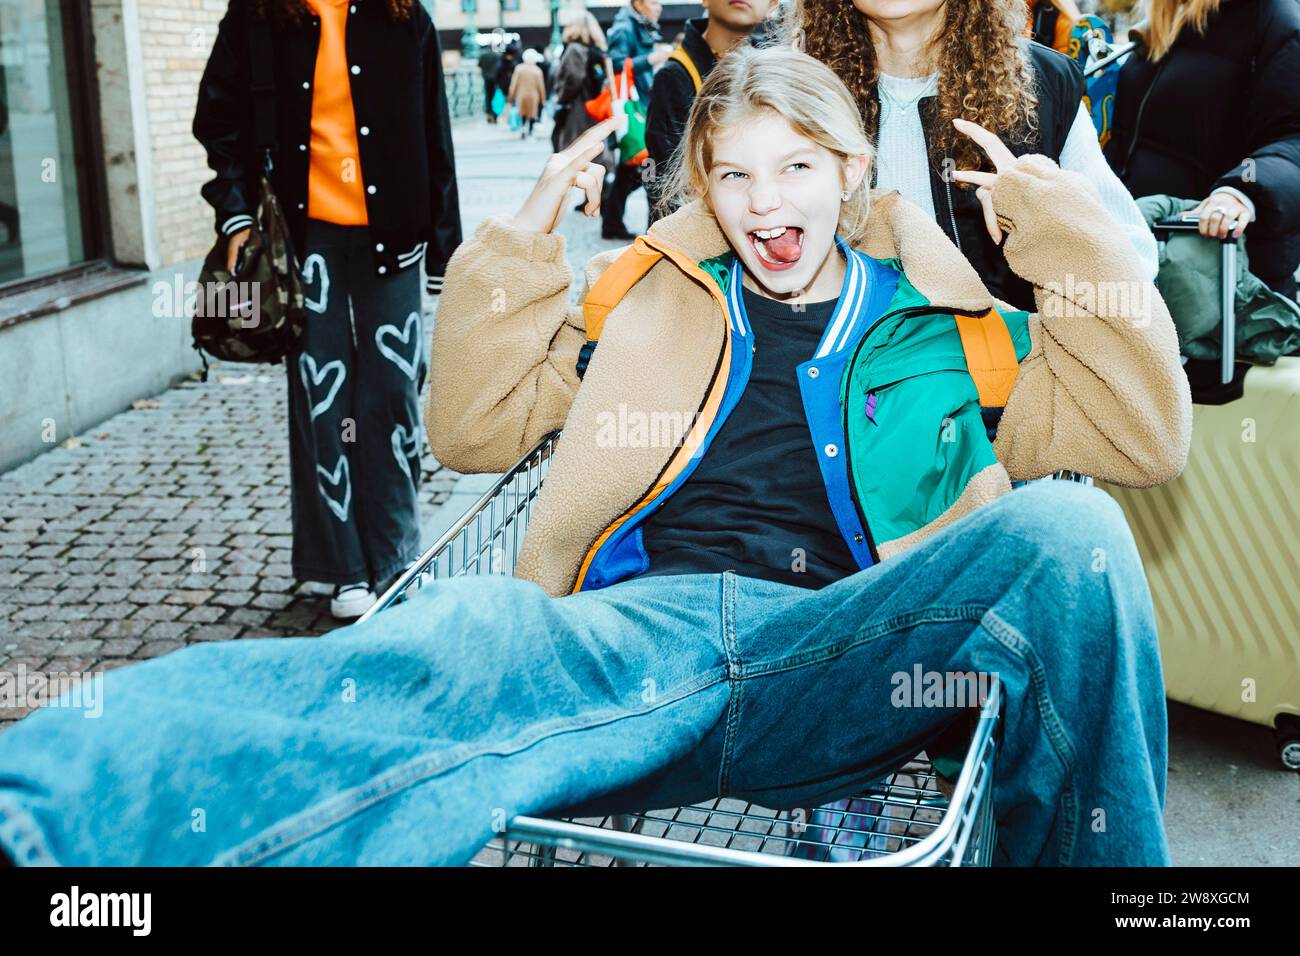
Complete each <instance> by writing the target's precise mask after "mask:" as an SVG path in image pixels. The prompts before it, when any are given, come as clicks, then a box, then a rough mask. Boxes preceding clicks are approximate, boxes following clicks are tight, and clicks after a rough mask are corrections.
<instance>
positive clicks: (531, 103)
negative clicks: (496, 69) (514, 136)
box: [506, 48, 546, 139]
mask: <svg viewBox="0 0 1300 956" xmlns="http://www.w3.org/2000/svg"><path fill="white" fill-rule="evenodd" d="M523 58H524V62H523V63H520V64H519V65H518V66H517V67H515V72H514V74H513V75H512V76H511V78H510V89H509V92H508V93H507V94H506V100H507V101H508V102H509V103H510V104H511V105H512V106H514V107H515V109H517V110H518V111H519V123H520V127H519V138H520V139H527V138H528V137H529V136H532V135H533V124H535V123H536V122H537V119H538V117H539V116H541V113H542V102H543V101H544V100H545V99H546V77H545V75H544V74H543V73H542V68H541V66H540V63H541V62H542V60H543V59H544V58H543V56H542V55H541V54H540V53H538V52H537V51H536V50H533V49H531V48H530V49H527V50H525V51H524V54H523Z"/></svg>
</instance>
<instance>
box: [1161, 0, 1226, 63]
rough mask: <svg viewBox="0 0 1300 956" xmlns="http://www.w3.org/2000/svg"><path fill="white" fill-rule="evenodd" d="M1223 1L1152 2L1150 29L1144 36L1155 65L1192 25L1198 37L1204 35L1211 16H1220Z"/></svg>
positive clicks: (1181, 0)
mask: <svg viewBox="0 0 1300 956" xmlns="http://www.w3.org/2000/svg"><path fill="white" fill-rule="evenodd" d="M1221 2H1222V0H1151V11H1150V16H1149V18H1148V25H1147V28H1146V30H1145V32H1144V33H1143V34H1142V37H1143V39H1144V40H1145V41H1146V45H1147V51H1148V53H1147V56H1148V58H1149V59H1150V60H1151V61H1152V62H1153V63H1154V62H1155V61H1156V60H1159V59H1160V58H1161V57H1163V56H1164V55H1165V54H1166V53H1168V52H1169V50H1170V48H1171V47H1173V45H1174V42H1175V41H1176V40H1177V39H1178V34H1180V33H1182V32H1183V27H1185V26H1187V25H1188V24H1189V23H1190V24H1191V25H1192V29H1194V30H1195V31H1196V32H1197V33H1199V34H1201V35H1202V36H1204V35H1205V24H1206V22H1207V21H1208V20H1209V19H1210V15H1211V14H1214V13H1217V12H1218V10H1219V4H1220V3H1221Z"/></svg>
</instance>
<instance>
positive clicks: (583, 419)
mask: <svg viewBox="0 0 1300 956" xmlns="http://www.w3.org/2000/svg"><path fill="white" fill-rule="evenodd" d="M993 204H994V209H995V211H996V213H997V216H998V221H999V223H1000V224H1001V226H1002V228H1003V230H1004V231H1005V232H1006V233H1007V234H1008V237H1007V239H1006V244H1005V252H1006V256H1007V260H1008V262H1009V263H1010V265H1011V267H1012V268H1013V269H1014V270H1015V271H1016V273H1017V274H1018V275H1020V276H1022V277H1024V278H1025V279H1027V280H1028V281H1029V282H1031V283H1032V284H1033V285H1034V287H1035V291H1036V299H1037V306H1038V312H1037V314H1036V315H1034V316H1033V317H1031V319H1030V324H1029V328H1030V334H1031V342H1032V347H1031V350H1030V352H1029V354H1028V355H1027V356H1026V357H1025V359H1024V360H1023V361H1022V362H1021V366H1020V371H1019V375H1018V377H1017V380H1016V383H1015V387H1014V388H1013V390H1012V392H1011V397H1010V399H1009V400H1008V402H1007V406H1006V409H1005V412H1004V414H1003V416H1002V419H1001V422H1000V424H999V428H998V435H997V440H996V442H995V443H994V450H995V452H996V454H997V456H998V459H999V462H1000V463H999V464H997V465H994V466H990V467H989V468H987V469H985V470H984V471H983V472H981V473H979V474H978V475H976V476H975V479H974V480H972V481H971V482H970V484H969V485H968V487H967V489H966V492H965V493H964V494H963V495H962V496H961V498H960V499H958V501H957V502H956V503H955V504H954V505H953V506H952V507H951V508H949V509H948V511H946V512H945V513H944V514H943V515H941V516H940V517H939V518H937V519H936V520H935V521H933V522H931V523H930V524H929V525H926V526H925V527H924V528H922V529H920V530H918V531H917V532H914V533H913V534H911V535H908V536H907V537H906V538H905V539H898V540H895V541H892V542H882V543H879V545H878V550H879V553H880V556H881V558H882V560H886V559H888V558H890V557H891V556H892V555H894V554H897V553H900V552H901V551H904V550H906V549H907V548H908V547H910V546H911V545H913V544H915V543H917V542H918V541H920V540H923V539H924V538H926V537H928V536H929V535H931V534H933V533H934V532H935V531H936V530H938V529H939V528H941V527H943V526H945V525H946V524H948V523H950V522H952V521H955V520H957V519H958V518H960V517H961V516H962V515H964V514H967V513H969V512H970V511H971V510H973V509H974V508H976V507H979V506H980V505H981V504H983V503H985V502H987V501H989V500H992V499H993V498H996V497H997V496H999V495H1001V494H1005V493H1006V492H1008V491H1010V490H1011V484H1010V482H1011V480H1013V479H1027V478H1037V477H1042V476H1044V475H1047V474H1051V473H1052V472H1054V471H1057V470H1059V469H1070V470H1074V471H1079V472H1083V473H1086V474H1089V475H1092V476H1094V477H1096V478H1099V479H1103V480H1105V481H1108V482H1111V483H1114V484H1120V485H1132V486H1149V485H1155V484H1160V483H1163V482H1166V481H1168V480H1170V479H1171V478H1173V477H1175V476H1176V475H1177V474H1178V473H1179V472H1180V471H1181V470H1182V468H1183V466H1184V464H1185V462H1186V459H1187V452H1188V446H1189V443H1190V439H1191V395H1190V390H1189V387H1188V383H1187V379H1186V376H1185V375H1184V373H1183V371H1182V367H1181V364H1180V362H1179V356H1178V340H1177V336H1176V334H1175V332H1174V326H1173V322H1172V321H1171V319H1170V317H1169V313H1168V311H1167V309H1166V308H1165V305H1164V302H1163V301H1162V300H1161V299H1160V297H1159V295H1158V294H1157V293H1156V291H1155V289H1154V287H1153V286H1152V285H1151V283H1150V282H1149V281H1144V280H1143V279H1142V276H1141V267H1140V264H1139V263H1138V262H1137V261H1136V258H1135V257H1134V256H1133V255H1132V250H1131V248H1130V247H1129V244H1128V242H1127V240H1126V239H1125V236H1124V233H1123V231H1122V228H1121V227H1120V226H1119V225H1118V224H1117V223H1116V222H1115V221H1114V220H1113V219H1112V218H1111V217H1110V215H1109V214H1108V213H1107V212H1106V210H1105V209H1104V208H1103V207H1102V205H1101V203H1100V202H1099V201H1098V199H1097V198H1096V195H1095V193H1094V192H1093V191H1092V190H1091V189H1090V188H1089V186H1088V185H1087V183H1086V181H1085V180H1084V179H1083V178H1082V177H1080V176H1079V175H1078V174H1076V173H1071V172H1065V171H1062V170H1061V169H1059V168H1058V167H1057V165H1056V164H1055V163H1054V162H1052V161H1051V160H1050V159H1048V158H1046V157H1044V156H1035V155H1029V156H1022V157H1020V158H1019V159H1017V160H1016V162H1015V163H1014V164H1013V165H1012V167H1011V168H1010V169H1008V170H1007V171H1005V172H1004V173H1003V174H1002V175H1001V176H999V179H998V184H997V186H996V188H995V190H994V194H993ZM647 235H648V236H649V237H651V238H652V239H654V240H655V241H657V242H661V243H664V244H666V245H668V246H671V247H673V248H675V249H678V250H681V251H682V252H683V253H684V254H685V256H686V258H687V259H688V260H689V261H690V262H692V263H697V262H700V261H702V260H704V259H706V258H709V257H711V256H715V255H718V254H720V253H722V252H725V251H726V249H727V243H726V240H725V238H724V237H723V235H722V232H721V230H720V229H719V227H718V224H717V222H716V221H715V220H714V218H713V216H712V215H711V214H710V213H709V211H708V209H707V207H706V206H705V205H704V204H703V203H702V202H699V201H697V202H694V203H691V204H690V205H688V206H686V207H684V208H682V209H680V210H678V211H677V212H676V213H674V214H673V215H671V216H669V217H667V218H665V219H662V220H660V221H658V222H656V223H655V224H654V225H653V226H652V227H651V229H650V231H649V233H648V234H647ZM858 248H859V249H861V250H862V251H863V252H865V253H867V254H868V255H871V256H874V257H876V258H891V257H896V258H898V259H900V260H901V262H902V266H903V271H904V272H905V274H906V275H907V277H908V279H909V280H910V281H911V282H912V284H913V285H914V286H915V287H916V288H917V290H918V291H919V292H921V293H922V294H923V295H925V296H926V297H927V298H928V299H929V300H930V301H931V302H932V303H934V304H935V305H941V306H948V307H952V308H958V309H963V310H970V311H975V310H985V309H988V308H989V307H990V306H991V305H993V299H992V297H991V296H990V295H989V293H988V291H987V290H986V289H985V287H984V285H983V283H981V282H980V280H979V277H978V276H977V275H976V274H975V272H974V269H973V268H972V267H971V265H970V264H969V263H968V262H967V261H966V259H965V257H964V256H963V255H962V254H961V252H960V251H959V250H958V249H957V248H956V247H955V246H954V245H953V244H952V243H951V242H950V241H949V240H948V238H947V237H946V236H945V235H944V234H943V232H942V230H941V229H940V228H939V226H938V225H937V224H936V223H935V222H934V221H933V220H932V219H931V218H929V217H928V216H926V215H925V213H923V212H922V211H921V210H920V209H918V208H917V207H916V206H913V205H912V204H910V203H908V202H906V201H905V200H903V199H902V198H901V197H900V196H899V195H898V194H897V193H894V192H889V193H879V192H877V193H875V194H873V205H872V212H871V217H870V220H869V223H868V229H867V235H866V237H865V239H864V240H863V241H862V242H861V243H860V244H859V246H858ZM622 251H623V249H614V250H610V251H608V252H604V253H601V254H599V255H597V256H595V257H594V258H593V259H592V260H591V261H590V262H589V263H588V264H587V268H586V287H587V288H590V286H591V285H592V283H594V282H595V280H596V278H597V277H598V276H599V275H600V273H601V272H602V271H603V270H604V269H605V268H607V267H608V266H609V264H610V263H611V262H613V261H614V259H615V258H617V257H618V255H619V254H620V253H621V252H622ZM570 279H571V276H570V272H569V268H568V266H567V264H566V262H565V258H564V239H563V237H561V236H556V235H541V234H537V233H532V232H526V231H523V230H520V229H518V228H516V227H514V225H513V224H512V221H511V219H510V218H509V217H493V218H489V219H487V220H485V221H484V222H483V223H482V224H481V225H480V226H479V228H478V229H477V230H476V231H475V233H474V235H473V236H471V237H470V238H469V239H468V240H467V241H466V242H464V243H463V244H462V245H461V246H460V247H459V248H458V249H457V250H456V252H455V254H454V255H453V256H452V258H451V261H450V262H449V263H448V266H447V273H446V280H445V285H444V290H443V293H442V301H441V303H440V305H439V308H438V317H437V322H436V323H435V329H434V342H433V351H432V363H431V370H430V372H431V374H430V383H431V384H430V391H429V401H428V408H427V414H426V418H425V421H426V426H427V428H428V433H429V440H430V443H431V446H432V448H433V452H434V454H435V455H436V456H437V457H438V460H439V461H441V462H442V463H444V464H445V465H447V466H448V467H451V468H453V469H455V470H457V471H460V472H463V473H473V472H501V471H505V470H507V469H509V468H510V467H511V466H512V465H514V464H515V462H516V461H517V460H518V459H519V458H520V457H522V456H523V455H524V454H525V453H527V452H528V451H529V450H530V449H531V448H532V447H533V446H534V445H535V444H536V443H537V441H538V440H539V439H541V438H542V436H544V435H545V434H546V433H548V432H550V431H552V430H554V429H557V428H563V430H564V433H563V435H562V436H561V438H560V439H559V441H558V443H557V445H556V448H555V452H554V455H553V457H552V459H551V466H550V472H549V474H548V477H547V480H546V482H545V484H544V485H543V487H542V489H541V491H540V493H539V495H538V498H537V501H536V503H535V506H534V510H533V514H532V517H531V519H530V522H529V526H528V530H527V532H526V534H525V538H524V542H523V545H522V548H521V551H520V556H519V561H518V562H517V565H516V570H515V573H516V575H517V576H519V577H523V578H526V579H528V580H532V581H535V582H536V583H538V584H539V585H541V586H542V587H543V588H544V589H545V590H546V591H547V592H548V593H549V594H551V595H553V596H559V595H563V594H567V593H571V591H572V590H573V588H574V586H575V582H576V580H577V577H578V572H579V568H580V567H581V565H582V562H583V560H584V557H585V556H586V555H587V553H588V551H589V550H590V549H591V547H592V545H593V543H594V542H595V541H596V540H597V538H598V537H599V536H600V535H601V533H602V532H603V531H604V530H605V529H606V528H607V527H608V526H609V525H610V524H612V523H613V522H615V521H616V520H618V519H619V518H620V516H621V515H623V514H624V513H625V512H626V511H627V510H628V509H629V508H630V507H632V505H633V504H634V503H635V502H637V501H638V500H639V499H641V498H642V497H643V496H644V495H645V494H646V492H647V490H648V489H650V488H652V487H653V486H654V485H655V483H656V481H657V479H658V478H659V477H660V476H661V474H662V473H663V472H664V469H665V466H666V465H667V463H668V462H669V459H670V458H671V457H672V456H673V453H674V451H675V447H674V446H672V444H671V443H668V442H661V443H659V444H658V445H655V444H654V443H650V444H651V446H652V447H608V446H610V445H611V444H614V445H617V444H618V443H610V442H607V441H600V440H598V438H597V435H598V432H599V431H600V428H601V423H602V422H603V421H604V422H607V421H608V420H609V416H610V415H616V414H618V412H619V408H620V405H623V406H625V408H626V409H629V410H637V411H641V412H643V413H645V414H647V415H649V414H655V413H658V414H667V415H671V414H673V413H677V412H680V413H683V414H684V415H687V416H691V415H694V414H695V413H696V412H697V411H698V410H699V409H700V408H701V406H702V404H703V402H704V399H705V397H706V396H707V394H708V392H709V386H710V384H711V383H712V381H713V378H714V376H715V374H717V372H718V369H719V366H720V360H721V356H722V352H723V348H724V338H725V328H726V323H727V317H726V315H725V314H724V312H723V310H722V308H721V307H720V304H719V301H718V297H717V296H716V295H715V294H714V292H713V291H711V290H710V289H709V288H708V287H707V285H706V284H705V283H703V282H701V281H699V279H698V277H693V276H691V275H689V274H688V273H687V272H685V271H683V269H681V268H679V267H678V266H677V265H675V264H674V263H673V262H672V261H671V260H670V258H665V259H663V260H662V261H660V262H659V263H658V264H656V265H655V266H653V267H652V268H651V269H650V271H649V272H648V273H647V274H646V276H645V277H644V278H643V279H642V280H641V281H640V282H639V283H637V284H636V285H635V286H634V287H633V288H632V289H631V290H630V291H629V293H628V294H627V295H626V296H625V297H624V299H623V300H622V302H620V303H619V304H618V305H617V306H616V307H615V308H614V309H613V310H612V311H611V312H610V314H609V316H608V318H607V320H606V322H605V326H604V330H603V332H602V334H601V337H600V345H599V347H598V348H597V349H596V350H595V352H594V354H593V356H592V358H591V361H590V364H589V365H588V368H587V371H586V374H585V376H584V377H583V378H582V379H581V380H579V378H578V375H577V373H576V371H575V365H576V361H577V356H578V351H579V349H580V348H581V347H582V344H583V342H584V341H585V340H586V334H585V327H584V322H583V315H582V308H581V301H580V302H579V304H577V305H570V303H569V286H570ZM710 281H711V280H710ZM579 385H581V387H579ZM704 424H705V425H707V422H706V423H704ZM624 444H627V443H624Z"/></svg>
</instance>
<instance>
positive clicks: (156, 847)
mask: <svg viewBox="0 0 1300 956" xmlns="http://www.w3.org/2000/svg"><path fill="white" fill-rule="evenodd" d="M917 667H919V668H920V669H921V671H923V672H936V673H939V674H945V673H958V672H959V673H971V672H975V673H985V674H989V673H996V674H997V675H998V677H999V678H1000V680H1001V682H1002V688H1003V697H1004V699H1003V718H1002V725H1001V726H1002V731H1001V733H1002V740H1001V745H1000V748H999V751H998V753H997V757H996V761H995V774H994V779H993V785H994V792H993V799H994V813H995V816H996V818H997V822H998V846H997V850H996V853H995V861H996V862H998V863H1004V864H1013V865H1025V864H1118V865H1159V864H1167V863H1168V862H1169V853H1168V848H1167V844H1166V839H1165V833H1164V828H1163V825H1162V819H1161V817H1162V809H1163V806H1164V795H1165V763H1166V718H1165V704H1164V687H1163V681H1162V675H1161V667H1160V659H1159V655H1158V648H1157V644H1156V634H1155V627H1154V622H1153V618H1152V611H1151V603H1150V595H1149V593H1148V590H1147V584H1146V579H1145V577H1144V575H1143V572H1142V567H1141V564H1140V562H1139V559H1138V554H1137V551H1136V549H1135V547H1134V544H1133V540H1132V537H1131V535H1130V534H1129V531H1128V528H1127V526H1126V524H1125V522H1124V518H1123V515H1122V512H1121V511H1120V509H1119V507H1118V506H1117V505H1116V504H1115V503H1114V502H1113V501H1112V500H1111V498H1110V497H1109V496H1108V495H1106V494H1105V493H1104V492H1103V491H1100V490H1098V489H1094V488H1086V487H1082V486H1079V485H1076V484H1073V483H1068V482H1035V483H1033V484H1031V485H1029V486H1026V487H1024V488H1021V489H1019V490H1017V491H1015V492H1013V493H1011V494H1009V495H1006V496H1004V497H1002V498H1001V499H999V500H997V501H996V502H994V503H992V504H990V505H987V506H985V507H983V508H980V509H979V510H978V511H977V512H975V513H974V514H971V515H968V516H966V517H965V518H963V519H962V520H960V521H958V522H955V523H954V524H952V525H951V526H949V527H948V528H946V529H945V530H943V531H942V532H940V533H939V534H937V535H935V536H933V537H932V538H930V539H929V540H927V541H925V542H923V543H921V544H919V545H917V546H916V547H914V548H913V549H911V550H910V551H908V552H906V553H905V554H903V555H900V556H899V557H896V558H894V559H891V560H889V561H886V562H884V563H883V564H880V565H877V566H875V567H872V568H869V569H866V570H864V571H860V572H858V573H856V574H853V575H851V576H849V577H847V578H844V579H842V580H840V581H837V582H836V583H834V584H832V585H830V586H828V587H825V588H822V589H821V590H811V589H804V588H799V587H794V586H791V585H787V584H778V583H774V582H768V581H764V580H758V579H753V578H747V577H741V576H738V575H736V574H735V573H733V572H730V571H727V572H724V573H721V574H689V575H681V576H664V577H644V578H634V579H632V580H629V581H625V582H622V583H620V584H616V585H614V586H611V587H608V588H605V589H603V590H597V591H590V592H582V593H578V594H573V595H568V596H565V597H561V598H551V597H548V596H547V595H546V593H545V592H544V591H543V590H542V589H541V588H540V587H538V586H537V585H535V584H533V583H531V582H527V581H523V580H519V579H514V578H509V577H505V576H494V577H463V578H453V579H449V580H445V581H442V582H438V583H435V584H433V585H431V586H429V587H427V588H426V589H425V590H423V591H421V592H420V593H419V594H418V595H417V596H415V597H413V599H412V600H410V601H408V602H406V603H404V604H401V605H398V606H396V607H394V608H392V609H390V610H388V611H385V612H383V613H381V614H379V615H376V616H375V617H374V618H373V619H372V620H369V621H367V622H365V623H363V624H357V625H354V626H352V627H348V628H344V629H342V630H339V631H335V632H334V633H333V634H330V635H329V636H326V637H323V638H280V639H275V638H272V639H260V640H241V641H234V642H230V643H221V644H208V645H199V646H194V647H190V648H187V649H185V650H182V651H178V652H176V653H174V654H170V655H168V656H165V657H162V658H159V659H157V660H153V661H149V662H146V663H141V664H135V665H131V666H129V667H125V668H122V669H120V670H116V671H112V672H110V673H109V674H107V675H106V679H105V680H104V682H103V685H102V688H101V697H102V716H100V717H99V718H98V719H85V718H84V717H83V716H82V714H81V713H80V712H78V711H76V710H73V709H61V708H44V709H42V710H40V711H38V712H36V713H34V714H33V715H31V716H29V717H28V718H27V719H25V720H23V721H21V722H19V723H18V724H17V725H16V726H15V727H13V728H12V729H10V730H8V731H6V732H4V733H3V734H0V846H3V848H4V850H5V851H6V853H7V854H8V855H9V856H11V857H13V858H14V859H16V860H17V862H19V863H20V864H40V863H62V864H78V865H135V864H180V865H189V864H226V865H238V864H281V865H288V864H463V863H465V862H467V861H468V860H469V859H470V858H471V857H473V856H474V855H475V853H476V852H477V851H478V850H479V849H480V848H481V847H483V845H484V844H485V843H486V842H487V841H488V840H489V839H490V838H491V837H492V836H493V835H494V833H497V832H499V831H500V830H501V828H502V825H503V824H504V823H505V822H506V821H507V820H508V819H509V818H510V817H512V816H513V815H515V814H528V815H534V816H537V815H587V814H601V813H611V812H619V811H627V810H641V809H652V808H662V807H672V806H680V805H685V804H689V803H695V802H698V801H701V800H705V799H710V798H714V797H718V796H731V797H737V798H741V799H747V800H752V801H754V802H756V803H759V804H761V805H763V806H767V807H770V808H780V809H785V808H796V807H802V808H811V807H815V806H817V805H819V804H823V803H826V802H828V801H831V800H835V799H838V798H841V797H844V796H847V795H849V794H851V793H853V792H854V791H855V790H857V789H858V788H860V787H861V786H863V785H865V784H867V783H869V782H872V781H875V780H878V779H879V778H881V777H882V776H884V775H886V774H887V773H889V772H890V771H892V770H894V769H896V768H897V767H899V766H901V765H902V764H903V763H905V762H906V761H907V760H908V759H909V758H911V757H912V756H913V755H915V754H916V753H917V752H918V751H919V750H921V749H923V748H924V747H925V746H926V744H927V742H928V741H930V740H932V739H934V738H935V736H936V735H937V734H938V733H939V732H940V731H942V730H943V729H944V727H945V726H946V725H948V723H949V722H950V721H952V720H953V719H955V718H956V717H957V716H958V714H959V713H964V712H960V711H958V710H957V709H956V708H952V707H943V706H909V705H908V704H909V703H910V702H911V701H910V697H908V695H903V698H904V699H902V700H900V699H899V696H900V695H899V694H898V693H897V688H898V687H899V680H900V675H902V676H904V677H911V676H912V675H913V674H915V669H916V668H917Z"/></svg>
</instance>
